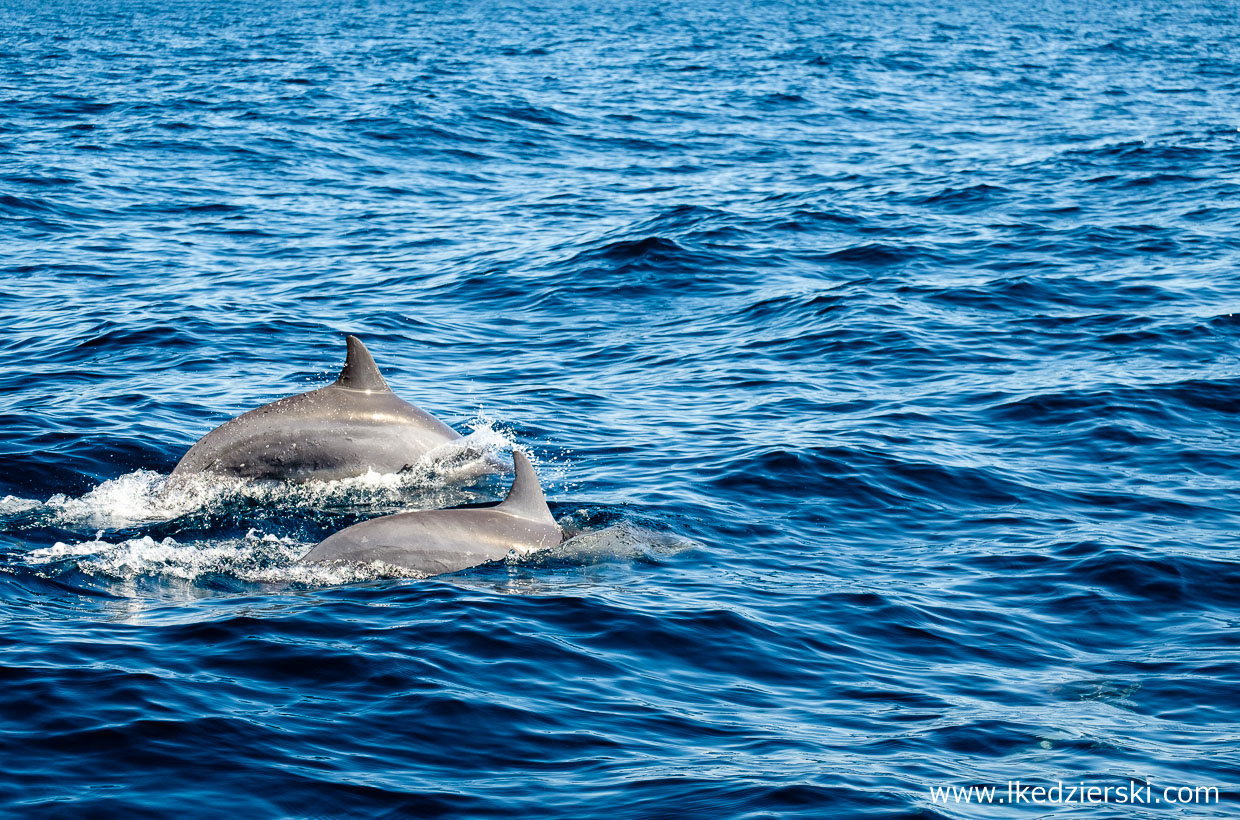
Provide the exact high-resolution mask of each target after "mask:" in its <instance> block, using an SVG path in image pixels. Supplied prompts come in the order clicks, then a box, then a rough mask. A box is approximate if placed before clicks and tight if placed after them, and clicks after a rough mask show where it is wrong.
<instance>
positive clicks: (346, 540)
mask: <svg viewBox="0 0 1240 820" xmlns="http://www.w3.org/2000/svg"><path fill="white" fill-rule="evenodd" d="M512 462H513V466H514V467H515V468H516V478H514V479H513V481H512V489H511V490H509V491H508V496H507V497H506V498H505V499H504V500H503V501H501V502H500V503H499V504H496V505H493V506H489V507H463V508H457V509H451V510H423V511H419V512H406V513H396V514H395V515H385V516H383V517H381V518H372V519H371V520H369V521H363V522H362V523H360V524H354V525H353V526H351V527H347V528H345V529H343V530H341V531H340V532H338V533H336V534H335V535H332V536H329V537H328V538H327V539H326V540H324V541H322V542H321V543H319V545H318V546H316V547H315V548H314V549H312V550H310V552H308V553H306V554H305V555H304V556H302V558H301V560H302V561H312V562H315V561H360V562H367V563H369V562H371V561H382V562H383V563H385V564H390V565H392V566H397V567H402V568H404V569H410V570H413V571H414V572H418V573H422V574H425V575H439V574H440V573H444V572H456V571H457V570H462V569H466V568H467V567H473V566H477V565H478V564H485V563H486V562H487V561H497V560H499V559H501V558H503V557H504V556H506V555H508V553H509V552H511V551H513V550H515V551H516V552H517V553H518V554H524V553H527V552H532V551H534V550H539V549H546V548H548V547H554V546H555V545H556V544H558V543H560V540H561V538H562V534H561V532H560V527H559V525H558V524H556V522H555V518H553V517H552V516H551V510H550V509H548V508H547V499H546V497H545V496H544V495H543V491H542V487H540V486H539V484H538V475H537V474H536V473H535V472H534V467H533V466H532V465H531V464H530V460H529V459H528V458H526V457H525V454H524V453H522V452H521V451H520V450H513V452H512Z"/></svg>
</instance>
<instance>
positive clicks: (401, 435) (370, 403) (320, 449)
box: [171, 336, 461, 481]
mask: <svg viewBox="0 0 1240 820" xmlns="http://www.w3.org/2000/svg"><path fill="white" fill-rule="evenodd" d="M347 345H348V353H347V355H346V358H345V363H344V369H342V370H341V371H340V377H339V378H337V379H336V381H335V382H334V383H333V384H330V385H328V386H327V387H323V388H321V389H319V390H312V391H310V392H308V393H301V394H299V395H296V396H289V397H288V398H284V399H280V400H279V401H274V402H272V403H271V404H265V405H263V406H262V407H259V408H258V409H256V410H251V411H250V412H248V413H244V414H242V415H240V416H237V418H235V419H232V420H231V421H227V422H225V423H224V424H222V425H220V426H219V427H217V428H215V429H214V430H212V431H211V432H210V433H207V434H206V435H205V436H203V437H202V439H201V440H199V441H198V443H197V444H195V445H194V446H193V447H191V448H190V450H189V452H188V453H186V454H185V456H184V457H183V458H182V459H181V460H180V462H178V463H177V466H176V467H175V468H174V469H173V470H172V476H171V478H172V479H174V480H175V479H178V478H183V477H185V476H189V475H194V474H198V473H215V474H218V475H227V476H241V477H244V478H274V479H290V480H294V481H304V480H307V479H322V480H331V479H337V478H347V477H349V476H356V475H362V474H364V473H366V472H367V471H370V470H374V471H375V472H377V473H396V472H400V471H401V470H403V469H407V468H409V467H411V466H412V465H414V464H416V463H417V461H418V459H420V458H421V457H422V456H424V455H426V454H427V453H428V452H430V451H431V450H433V449H435V448H436V447H438V446H440V445H442V444H446V443H448V442H450V441H454V440H456V439H459V438H461V436H460V434H459V433H457V432H456V431H455V430H453V429H452V428H451V427H449V426H448V425H446V424H444V423H443V422H442V421H440V420H439V419H437V418H435V417H434V416H432V415H431V414H430V413H427V412H426V411H424V410H421V409H419V408H417V407H414V406H413V405H412V404H409V403H408V402H407V401H404V400H403V399H401V398H399V397H398V396H397V395H396V394H395V393H393V392H392V391H391V389H390V388H389V387H388V385H387V382H386V381H384V380H383V375H382V374H381V373H380V372H379V368H378V367H377V366H376V365H375V360H374V359H373V358H372V357H371V355H370V351H368V350H367V349H366V346H365V345H363V344H362V343H361V341H360V340H358V339H357V337H355V336H349V337H348V338H347Z"/></svg>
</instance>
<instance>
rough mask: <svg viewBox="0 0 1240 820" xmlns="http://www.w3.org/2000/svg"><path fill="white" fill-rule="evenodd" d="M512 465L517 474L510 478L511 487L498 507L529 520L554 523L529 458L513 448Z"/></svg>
mask: <svg viewBox="0 0 1240 820" xmlns="http://www.w3.org/2000/svg"><path fill="white" fill-rule="evenodd" d="M512 466H513V469H514V470H515V471H516V474H517V475H516V477H515V478H513V480H512V489H511V490H509V491H508V495H507V497H505V498H504V500H503V501H502V502H501V503H500V505H499V508H498V509H500V510H503V511H504V512H506V513H508V514H509V515H517V516H520V517H521V518H528V519H530V520H531V521H549V522H550V523H552V524H554V523H555V517H554V516H552V515H551V510H550V509H549V508H548V507H547V497H546V496H545V495H543V491H542V486H540V485H539V483H538V474H537V473H535V472H534V465H533V464H530V460H529V458H527V457H526V455H525V453H523V452H521V451H520V450H517V449H516V448H514V449H513V451H512Z"/></svg>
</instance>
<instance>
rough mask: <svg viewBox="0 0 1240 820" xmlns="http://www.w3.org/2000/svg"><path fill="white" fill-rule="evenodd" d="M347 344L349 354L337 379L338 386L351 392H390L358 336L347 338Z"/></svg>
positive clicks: (346, 355) (372, 358)
mask: <svg viewBox="0 0 1240 820" xmlns="http://www.w3.org/2000/svg"><path fill="white" fill-rule="evenodd" d="M345 343H346V344H347V345H348V347H349V352H348V353H346V354H345V358H344V368H342V369H341V371H340V376H339V378H337V379H336V386H337V387H347V388H349V389H350V390H390V389H391V388H389V387H388V386H387V382H385V381H384V380H383V374H382V373H380V372H379V368H378V366H377V365H375V360H374V357H373V356H371V355H370V351H369V350H367V349H366V345H364V344H362V340H361V339H359V338H357V337H356V336H346V337H345Z"/></svg>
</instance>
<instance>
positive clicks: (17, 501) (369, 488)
mask: <svg viewBox="0 0 1240 820" xmlns="http://www.w3.org/2000/svg"><path fill="white" fill-rule="evenodd" d="M469 426H470V428H471V432H470V433H469V434H468V435H466V436H464V437H463V438H461V439H459V440H457V441H453V442H450V443H448V444H445V445H443V446H441V447H438V448H436V449H435V450H433V451H431V452H430V453H428V454H427V455H426V456H424V457H423V458H422V459H421V460H420V461H419V462H418V463H417V464H415V465H413V467H412V468H411V469H409V470H406V471H404V472H401V473H389V474H381V473H376V472H373V471H371V472H368V473H366V474H365V475H360V476H355V477H352V478H344V479H339V480H335V481H307V482H303V483H297V484H293V483H287V482H277V481H249V480H246V479H240V478H228V477H221V476H214V475H200V476H189V477H186V478H184V479H178V480H177V481H175V482H170V481H169V480H168V477H167V476H164V475H161V474H160V473H157V472H154V471H152V470H137V471H135V472H132V473H127V474H125V475H122V476H118V477H117V478H113V479H110V480H108V481H104V482H103V483H102V484H100V485H99V486H98V487H95V488H94V489H92V490H90V491H89V492H87V493H85V494H84V495H82V496H79V497H72V496H68V495H64V494H57V495H54V496H52V497H51V498H49V499H47V501H45V502H40V501H37V500H35V499H29V498H18V497H15V496H6V497H5V498H3V499H0V515H23V516H29V517H33V518H34V519H35V520H36V521H37V522H38V523H43V524H50V525H54V526H63V527H71V528H72V527H89V528H92V529H96V528H101V529H115V528H121V527H133V526H142V525H145V524H152V523H156V522H160V521H169V520H172V519H174V518H178V517H180V516H182V515H187V514H190V513H194V512H198V511H203V510H207V511H209V510H214V509H219V508H221V507H222V506H224V505H225V504H229V503H236V504H242V505H260V506H266V507H271V506H279V507H288V508H291V509H315V510H331V509H340V508H356V507H378V508H380V509H382V510H384V511H387V510H388V508H392V507H400V508H405V507H427V508H429V507H441V506H452V505H454V504H460V503H464V502H469V501H474V500H477V499H476V497H474V496H472V495H469V494H465V493H463V491H462V489H461V488H462V486H463V485H464V484H466V483H468V482H470V481H474V480H476V479H478V478H480V477H481V476H483V475H485V474H487V473H489V472H494V471H495V469H496V466H497V465H498V464H499V463H500V454H501V453H502V452H503V451H504V450H506V449H508V448H510V447H511V446H512V442H511V441H510V440H509V439H508V438H506V437H505V435H504V433H503V432H501V431H500V430H499V429H498V428H497V427H496V425H495V423H494V422H493V421H492V420H490V419H487V418H485V417H482V416H480V417H478V418H476V419H474V420H473V421H471V422H470V424H469Z"/></svg>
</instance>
